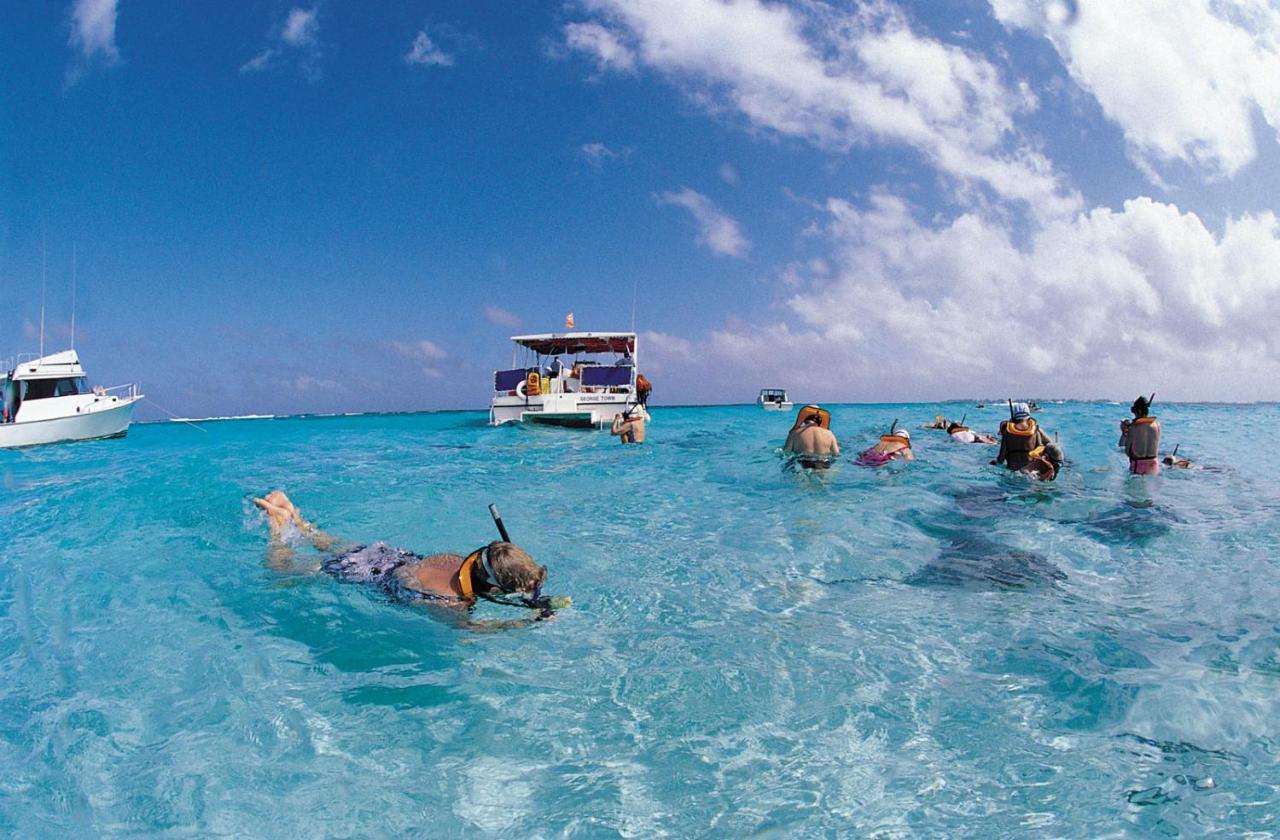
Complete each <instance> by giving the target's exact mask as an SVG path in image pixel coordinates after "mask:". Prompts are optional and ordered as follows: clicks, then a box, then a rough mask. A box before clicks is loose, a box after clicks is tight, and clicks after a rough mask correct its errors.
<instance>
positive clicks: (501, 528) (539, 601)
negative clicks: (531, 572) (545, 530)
mask: <svg viewBox="0 0 1280 840" xmlns="http://www.w3.org/2000/svg"><path fill="white" fill-rule="evenodd" d="M489 515H490V516H492V517H493V524H494V525H497V526H498V536H500V537H502V541H503V542H505V543H509V542H511V535H510V534H509V533H507V526H506V525H504V524H503V522H502V514H500V513H498V506H497V505H496V504H491V505H489ZM520 600H521V601H523V602H524V605H525V606H526V607H528V608H529V609H531V610H537V611H538V620H542V619H544V618H551V617H552V616H553V615H555V614H556V611H555V609H554V608H553V607H552V605H551V599H550V598H548V597H546V596H544V595H543V594H542V584H538V585H537V586H535V587H534V589H533V594H532V595H526V596H524V597H522V598H521V599H520Z"/></svg>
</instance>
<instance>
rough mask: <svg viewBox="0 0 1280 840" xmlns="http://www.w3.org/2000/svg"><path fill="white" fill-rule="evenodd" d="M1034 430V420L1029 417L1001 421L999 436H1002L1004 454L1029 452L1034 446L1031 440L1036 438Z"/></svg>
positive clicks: (1035, 427) (1035, 428)
mask: <svg viewBox="0 0 1280 840" xmlns="http://www.w3.org/2000/svg"><path fill="white" fill-rule="evenodd" d="M1019 424H1021V425H1019ZM1036 430H1037V426H1036V421H1035V420H1034V419H1032V418H1030V417H1028V418H1027V419H1026V420H1006V421H1004V422H1003V423H1001V424H1000V436H1001V437H1003V438H1004V451H1005V454H1006V455H1009V454H1011V453H1014V452H1022V453H1030V452H1031V450H1032V449H1034V448H1035V447H1034V446H1033V441H1034V440H1035V439H1036Z"/></svg>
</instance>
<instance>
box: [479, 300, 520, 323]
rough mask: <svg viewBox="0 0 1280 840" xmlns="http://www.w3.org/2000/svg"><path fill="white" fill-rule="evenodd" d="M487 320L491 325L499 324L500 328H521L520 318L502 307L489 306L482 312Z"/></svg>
mask: <svg viewBox="0 0 1280 840" xmlns="http://www.w3.org/2000/svg"><path fill="white" fill-rule="evenodd" d="M482 311H483V313H484V317H485V320H487V321H488V322H489V323H491V324H497V325H498V326H500V327H511V328H513V329H514V328H515V327H519V326H520V325H521V323H523V322H522V321H521V320H520V316H519V315H517V314H516V313H514V312H511V311H510V310H507V309H503V308H502V307H501V306H494V305H493V304H487V305H486V306H485V307H484V309H483V310H482Z"/></svg>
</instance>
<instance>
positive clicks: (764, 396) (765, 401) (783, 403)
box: [756, 388, 793, 411]
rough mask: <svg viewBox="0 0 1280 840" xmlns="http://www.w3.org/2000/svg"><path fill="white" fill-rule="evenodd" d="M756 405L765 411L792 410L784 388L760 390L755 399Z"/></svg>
mask: <svg viewBox="0 0 1280 840" xmlns="http://www.w3.org/2000/svg"><path fill="white" fill-rule="evenodd" d="M756 405H758V406H760V407H761V408H763V409H764V410H765V411H790V410H791V409H792V408H793V405H792V402H791V400H789V399H787V392H786V389H784V388H761V389H760V396H758V397H756Z"/></svg>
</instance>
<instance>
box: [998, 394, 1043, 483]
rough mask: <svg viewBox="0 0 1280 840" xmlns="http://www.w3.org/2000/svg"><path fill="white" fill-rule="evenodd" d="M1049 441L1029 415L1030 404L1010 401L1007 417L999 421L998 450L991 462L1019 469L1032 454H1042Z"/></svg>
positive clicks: (1029, 460) (1028, 460)
mask: <svg viewBox="0 0 1280 840" xmlns="http://www.w3.org/2000/svg"><path fill="white" fill-rule="evenodd" d="M1051 442H1052V441H1050V440H1049V436H1048V435H1046V434H1045V433H1044V430H1043V429H1041V428H1040V425H1039V424H1038V423H1036V421H1035V420H1034V419H1033V418H1032V417H1031V408H1030V406H1028V405H1027V404H1026V403H1023V402H1017V403H1015V402H1011V403H1009V419H1008V420H1002V421H1001V422H1000V451H999V452H997V453H996V457H995V460H994V461H992V462H991V463H993V464H1004V465H1005V467H1007V468H1008V469H1011V470H1021V469H1022V468H1023V467H1025V466H1027V464H1029V463H1030V462H1031V459H1032V457H1033V454H1034V455H1041V454H1043V453H1044V447H1045V446H1047V445H1048V444H1050V443H1051ZM1055 474H1056V471H1055Z"/></svg>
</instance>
